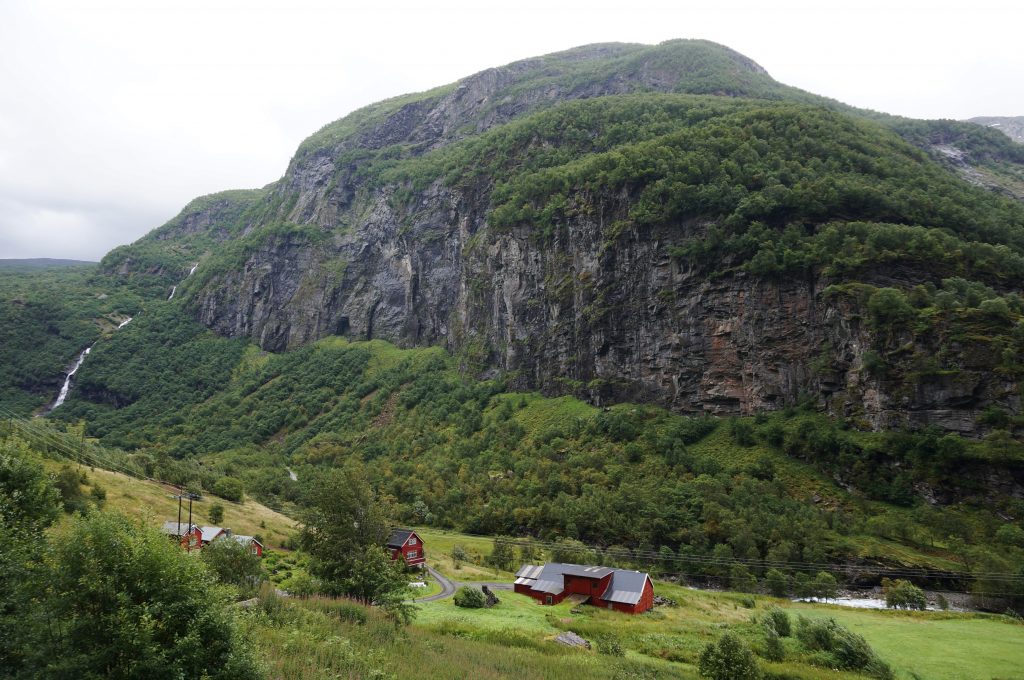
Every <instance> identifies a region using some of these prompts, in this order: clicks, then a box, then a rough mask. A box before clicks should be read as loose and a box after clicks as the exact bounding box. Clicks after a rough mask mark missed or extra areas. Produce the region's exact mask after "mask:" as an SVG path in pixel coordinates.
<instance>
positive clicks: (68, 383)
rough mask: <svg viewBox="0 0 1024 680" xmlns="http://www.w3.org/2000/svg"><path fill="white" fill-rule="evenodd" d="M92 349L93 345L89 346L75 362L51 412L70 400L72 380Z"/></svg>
mask: <svg viewBox="0 0 1024 680" xmlns="http://www.w3.org/2000/svg"><path fill="white" fill-rule="evenodd" d="M93 344H95V343H93ZM92 348H93V345H89V346H88V347H86V348H85V349H84V350H82V353H81V354H79V355H78V361H76V362H75V365H74V366H73V367H72V369H71V370H70V371H68V375H67V377H66V378H64V384H63V385H61V387H60V394H58V395H57V401H55V402H53V406H51V407H50V410H51V411H52V410H53V409H55V408H57V407H58V406H60V405H61V404H63V403H64V400H65V399H67V398H68V392H70V391H71V378H72V376H74V375H75V373H78V369H80V368H81V367H82V364H83V363H85V357H87V356H89V352H91V351H92Z"/></svg>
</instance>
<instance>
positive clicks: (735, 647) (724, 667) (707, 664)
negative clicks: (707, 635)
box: [698, 633, 761, 680]
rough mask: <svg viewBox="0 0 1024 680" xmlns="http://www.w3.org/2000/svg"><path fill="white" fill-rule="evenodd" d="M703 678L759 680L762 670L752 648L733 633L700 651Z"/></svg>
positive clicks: (713, 679) (712, 679)
mask: <svg viewBox="0 0 1024 680" xmlns="http://www.w3.org/2000/svg"><path fill="white" fill-rule="evenodd" d="M698 669H699V670H700V675H701V677H702V678H710V680H759V679H760V677H761V671H760V670H759V669H758V667H757V661H755V660H754V653H753V652H751V651H750V648H749V647H747V645H746V644H745V643H744V642H743V641H742V640H740V639H739V638H738V637H736V636H735V635H733V634H732V633H726V634H725V635H723V636H722V637H721V638H720V639H719V640H718V642H712V643H711V644H710V645H708V646H707V647H705V648H704V651H702V652H701V653H700V662H699V664H698Z"/></svg>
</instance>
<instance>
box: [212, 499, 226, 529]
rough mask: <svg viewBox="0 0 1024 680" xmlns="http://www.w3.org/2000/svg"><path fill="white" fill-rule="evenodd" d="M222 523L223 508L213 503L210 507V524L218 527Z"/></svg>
mask: <svg viewBox="0 0 1024 680" xmlns="http://www.w3.org/2000/svg"><path fill="white" fill-rule="evenodd" d="M223 521H224V506H223V505H222V504H220V503H214V504H213V505H211V506H210V522H212V523H213V524H216V525H220V523H221V522H223Z"/></svg>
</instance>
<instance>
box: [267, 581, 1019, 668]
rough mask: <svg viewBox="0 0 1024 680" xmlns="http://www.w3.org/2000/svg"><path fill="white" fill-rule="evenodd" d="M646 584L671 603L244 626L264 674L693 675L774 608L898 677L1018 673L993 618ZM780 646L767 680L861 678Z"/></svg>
mask: <svg viewBox="0 0 1024 680" xmlns="http://www.w3.org/2000/svg"><path fill="white" fill-rule="evenodd" d="M657 591H658V593H660V594H663V595H668V596H670V597H672V598H674V599H675V600H676V601H677V602H678V606H676V607H670V608H659V609H658V610H656V611H655V612H654V613H651V614H646V615H641V616H636V617H631V616H627V615H623V614H618V613H615V612H607V611H604V610H598V609H594V608H589V607H583V608H581V610H580V613H578V614H573V613H572V612H571V607H570V606H569V605H568V604H565V603H563V604H562V605H558V606H555V607H544V606H541V605H538V604H537V603H536V602H534V601H533V600H531V599H530V598H528V597H526V596H524V595H517V594H514V593H501V594H500V597H501V602H500V604H498V605H497V606H496V607H494V608H493V609H485V610H466V609H460V608H457V607H455V606H454V604H453V602H452V600H450V599H449V600H441V601H438V602H433V603H428V604H423V605H421V608H420V614H419V617H418V619H417V621H416V623H415V624H414V625H413V626H412V627H411V628H410V629H408V630H407V631H406V632H404V633H399V634H395V633H394V631H392V630H390V628H389V627H388V626H387V624H386V623H383V622H382V621H381V620H380V618H379V614H378V613H377V612H374V611H370V612H368V619H369V620H368V622H367V623H366V624H363V625H353V624H349V623H345V622H343V620H341V621H340V620H339V616H338V615H337V612H338V611H339V610H340V609H344V608H345V607H351V606H353V605H346V604H345V603H342V602H332V601H324V600H312V601H307V602H291V603H286V604H284V605H283V611H282V613H279V614H277V615H276V618H277V619H278V621H279V623H270V622H267V621H266V620H265V619H257V620H256V622H255V623H253V624H251V629H252V630H253V632H254V633H255V635H256V637H257V640H258V643H259V648H260V650H261V652H262V653H263V654H264V656H265V658H266V659H267V661H268V663H269V665H270V668H271V676H272V677H282V678H326V677H337V675H338V674H340V675H341V676H342V677H378V676H373V675H372V671H371V669H376V670H377V671H378V672H380V673H381V675H380V676H379V677H399V678H401V677H407V675H406V674H405V673H406V672H407V669H408V668H409V666H408V664H409V663H411V661H410V660H415V666H416V669H417V675H418V676H419V677H430V678H464V677H474V678H476V677H479V678H507V677H530V678H552V679H557V678H579V677H587V678H591V677H595V678H602V677H620V678H621V677H660V678H696V677H697V672H696V667H695V664H696V660H697V658H698V656H699V654H700V651H701V649H703V647H704V646H705V645H706V644H708V643H709V642H711V641H713V640H715V639H716V638H717V637H718V636H719V635H721V633H722V632H723V631H724V630H726V629H728V630H732V631H733V632H735V633H737V634H738V635H740V636H741V637H744V638H746V639H747V640H748V642H749V643H751V644H752V646H754V648H755V649H757V647H758V645H759V644H760V630H761V628H760V626H759V625H758V624H756V623H754V622H753V620H754V619H756V618H757V617H758V616H759V615H760V614H761V613H762V612H763V611H764V610H765V609H766V608H767V607H768V606H772V605H776V606H782V607H783V608H785V609H787V611H788V612H789V613H790V615H791V617H793V618H794V619H795V617H796V615H798V614H799V615H804V616H807V617H812V618H813V617H824V616H829V617H833V618H836V619H837V620H839V621H840V622H841V623H842V624H843V625H845V626H847V627H849V628H850V629H852V630H854V631H855V632H857V633H859V634H861V635H863V636H864V637H865V638H867V640H868V641H869V642H870V643H871V644H872V646H873V647H874V648H875V650H876V651H877V652H878V653H879V655H880V656H881V657H882V658H883V660H885V661H886V662H887V663H889V664H890V665H891V666H892V667H893V670H894V671H895V673H896V677H897V678H898V680H915V679H916V678H928V679H929V680H962V679H966V678H971V679H980V678H985V679H994V678H1001V679H1003V680H1013V679H1019V678H1021V677H1024V675H1022V674H1021V671H1020V668H1021V667H1022V664H1024V652H1022V649H1024V625H1021V624H1020V623H1019V622H1013V621H1011V620H1009V619H1006V618H1003V617H991V616H980V615H962V614H943V613H924V614H921V613H918V614H913V615H910V614H906V613H898V612H876V611H858V610H848V609H843V608H839V607H831V606H824V605H805V604H792V603H789V602H787V601H785V600H774V599H772V598H764V597H758V598H756V599H757V601H756V606H755V608H754V609H747V608H745V607H743V606H742V605H741V601H742V600H743V599H744V597H745V596H742V595H736V594H732V593H706V592H698V591H693V590H688V589H685V588H680V587H678V586H673V585H669V584H664V583H658V584H657ZM342 618H343V617H342ZM564 630H573V631H576V632H578V633H579V634H581V635H583V636H584V637H585V638H587V639H591V640H601V639H606V640H607V639H614V640H615V641H617V642H618V643H619V644H620V645H621V646H622V648H623V650H624V652H625V656H624V657H623V658H616V657H610V656H606V655H601V654H599V653H598V652H597V651H590V652H588V651H583V650H568V649H564V648H562V647H560V646H559V645H557V644H555V643H553V642H551V641H550V640H551V638H553V637H554V636H555V635H557V634H558V633H559V632H561V631H564ZM598 644H599V643H598ZM784 644H785V647H786V652H787V660H786V661H783V662H779V663H768V662H765V661H763V660H761V664H762V666H763V667H764V668H766V669H768V670H770V671H771V672H773V673H774V674H776V676H777V677H786V678H801V679H806V680H826V679H829V680H833V679H834V680H841V679H853V678H862V677H865V676H862V675H858V674H856V673H852V672H842V671H836V670H832V669H829V668H825V667H820V666H816V665H812V663H810V658H809V656H808V654H807V652H805V651H803V650H802V649H801V648H800V645H799V644H798V643H797V642H796V641H795V640H794V639H792V638H789V639H785V641H784ZM403 669H404V670H403ZM627 673H631V674H627Z"/></svg>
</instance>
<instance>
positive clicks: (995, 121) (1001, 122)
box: [967, 116, 1024, 144]
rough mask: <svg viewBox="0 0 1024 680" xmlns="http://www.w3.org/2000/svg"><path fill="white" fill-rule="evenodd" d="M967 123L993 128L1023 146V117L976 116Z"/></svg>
mask: <svg viewBox="0 0 1024 680" xmlns="http://www.w3.org/2000/svg"><path fill="white" fill-rule="evenodd" d="M967 122H969V123H975V124H977V125H984V126H985V127H990V128H994V129H996V130H999V132H1002V133H1003V134H1004V135H1006V136H1007V137H1009V138H1010V139H1012V140H1013V141H1015V142H1017V143H1019V144H1024V116H978V117H977V118H971V119H969V120H968V121H967Z"/></svg>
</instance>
